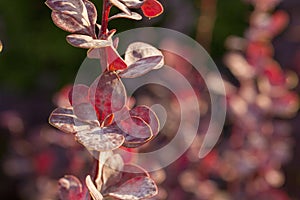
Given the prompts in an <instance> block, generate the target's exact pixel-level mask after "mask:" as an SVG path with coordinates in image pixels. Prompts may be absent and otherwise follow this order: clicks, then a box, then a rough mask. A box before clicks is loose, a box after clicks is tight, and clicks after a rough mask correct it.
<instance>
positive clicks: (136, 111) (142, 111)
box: [129, 106, 159, 136]
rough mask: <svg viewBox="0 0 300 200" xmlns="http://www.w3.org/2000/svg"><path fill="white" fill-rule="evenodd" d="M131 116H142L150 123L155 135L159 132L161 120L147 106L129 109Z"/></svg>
mask: <svg viewBox="0 0 300 200" xmlns="http://www.w3.org/2000/svg"><path fill="white" fill-rule="evenodd" d="M129 112H130V115H131V116H136V117H140V118H141V119H142V120H144V121H145V122H146V123H147V124H149V125H150V127H151V130H152V133H153V136H156V135H157V133H158V132H159V121H158V118H157V116H156V114H155V113H154V112H153V111H152V110H151V109H150V108H149V107H147V106H137V107H135V108H133V109H132V110H130V111H129Z"/></svg>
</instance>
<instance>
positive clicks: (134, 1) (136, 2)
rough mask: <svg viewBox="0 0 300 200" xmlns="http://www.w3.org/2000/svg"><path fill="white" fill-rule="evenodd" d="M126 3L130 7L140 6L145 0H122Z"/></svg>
mask: <svg viewBox="0 0 300 200" xmlns="http://www.w3.org/2000/svg"><path fill="white" fill-rule="evenodd" d="M120 1H121V2H122V3H124V4H125V5H126V6H127V7H128V8H140V7H141V6H142V5H143V3H144V2H145V0H120Z"/></svg>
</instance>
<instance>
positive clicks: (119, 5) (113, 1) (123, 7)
mask: <svg viewBox="0 0 300 200" xmlns="http://www.w3.org/2000/svg"><path fill="white" fill-rule="evenodd" d="M110 3H111V4H113V5H114V6H116V7H117V8H119V9H120V10H122V11H123V12H124V13H126V14H127V15H131V12H130V10H129V9H128V8H127V6H126V5H124V4H123V3H121V2H120V1H119V0H110Z"/></svg>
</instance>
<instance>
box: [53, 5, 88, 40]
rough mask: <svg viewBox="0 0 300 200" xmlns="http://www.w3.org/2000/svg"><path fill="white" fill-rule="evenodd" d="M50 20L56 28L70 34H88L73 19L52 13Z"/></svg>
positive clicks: (65, 15) (83, 27)
mask: <svg viewBox="0 0 300 200" xmlns="http://www.w3.org/2000/svg"><path fill="white" fill-rule="evenodd" d="M51 18H52V20H53V22H54V24H55V25H56V26H58V27H59V28H61V29H62V30H64V31H67V32H70V33H79V34H88V35H89V34H90V33H89V31H88V30H87V29H86V27H85V26H83V25H82V24H81V23H80V22H78V21H77V20H76V19H75V18H74V17H72V16H69V15H67V14H63V13H59V12H56V11H53V12H52V13H51Z"/></svg>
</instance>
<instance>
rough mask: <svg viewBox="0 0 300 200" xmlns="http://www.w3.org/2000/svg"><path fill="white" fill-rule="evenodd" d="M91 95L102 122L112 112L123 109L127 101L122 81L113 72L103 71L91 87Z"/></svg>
mask: <svg viewBox="0 0 300 200" xmlns="http://www.w3.org/2000/svg"><path fill="white" fill-rule="evenodd" d="M89 95H90V96H89V97H90V101H91V102H92V104H93V105H94V106H95V109H96V111H97V115H98V119H99V121H100V123H102V122H103V120H104V119H105V118H106V117H107V116H108V115H110V114H112V113H114V112H117V111H119V110H121V109H122V108H123V107H124V106H125V103H126V91H125V88H124V85H123V83H122V81H121V80H120V79H119V78H118V77H117V75H116V74H115V73H113V72H106V73H103V74H102V75H101V76H100V78H97V79H96V80H95V81H94V83H93V84H92V85H91V87H90V91H89Z"/></svg>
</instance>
